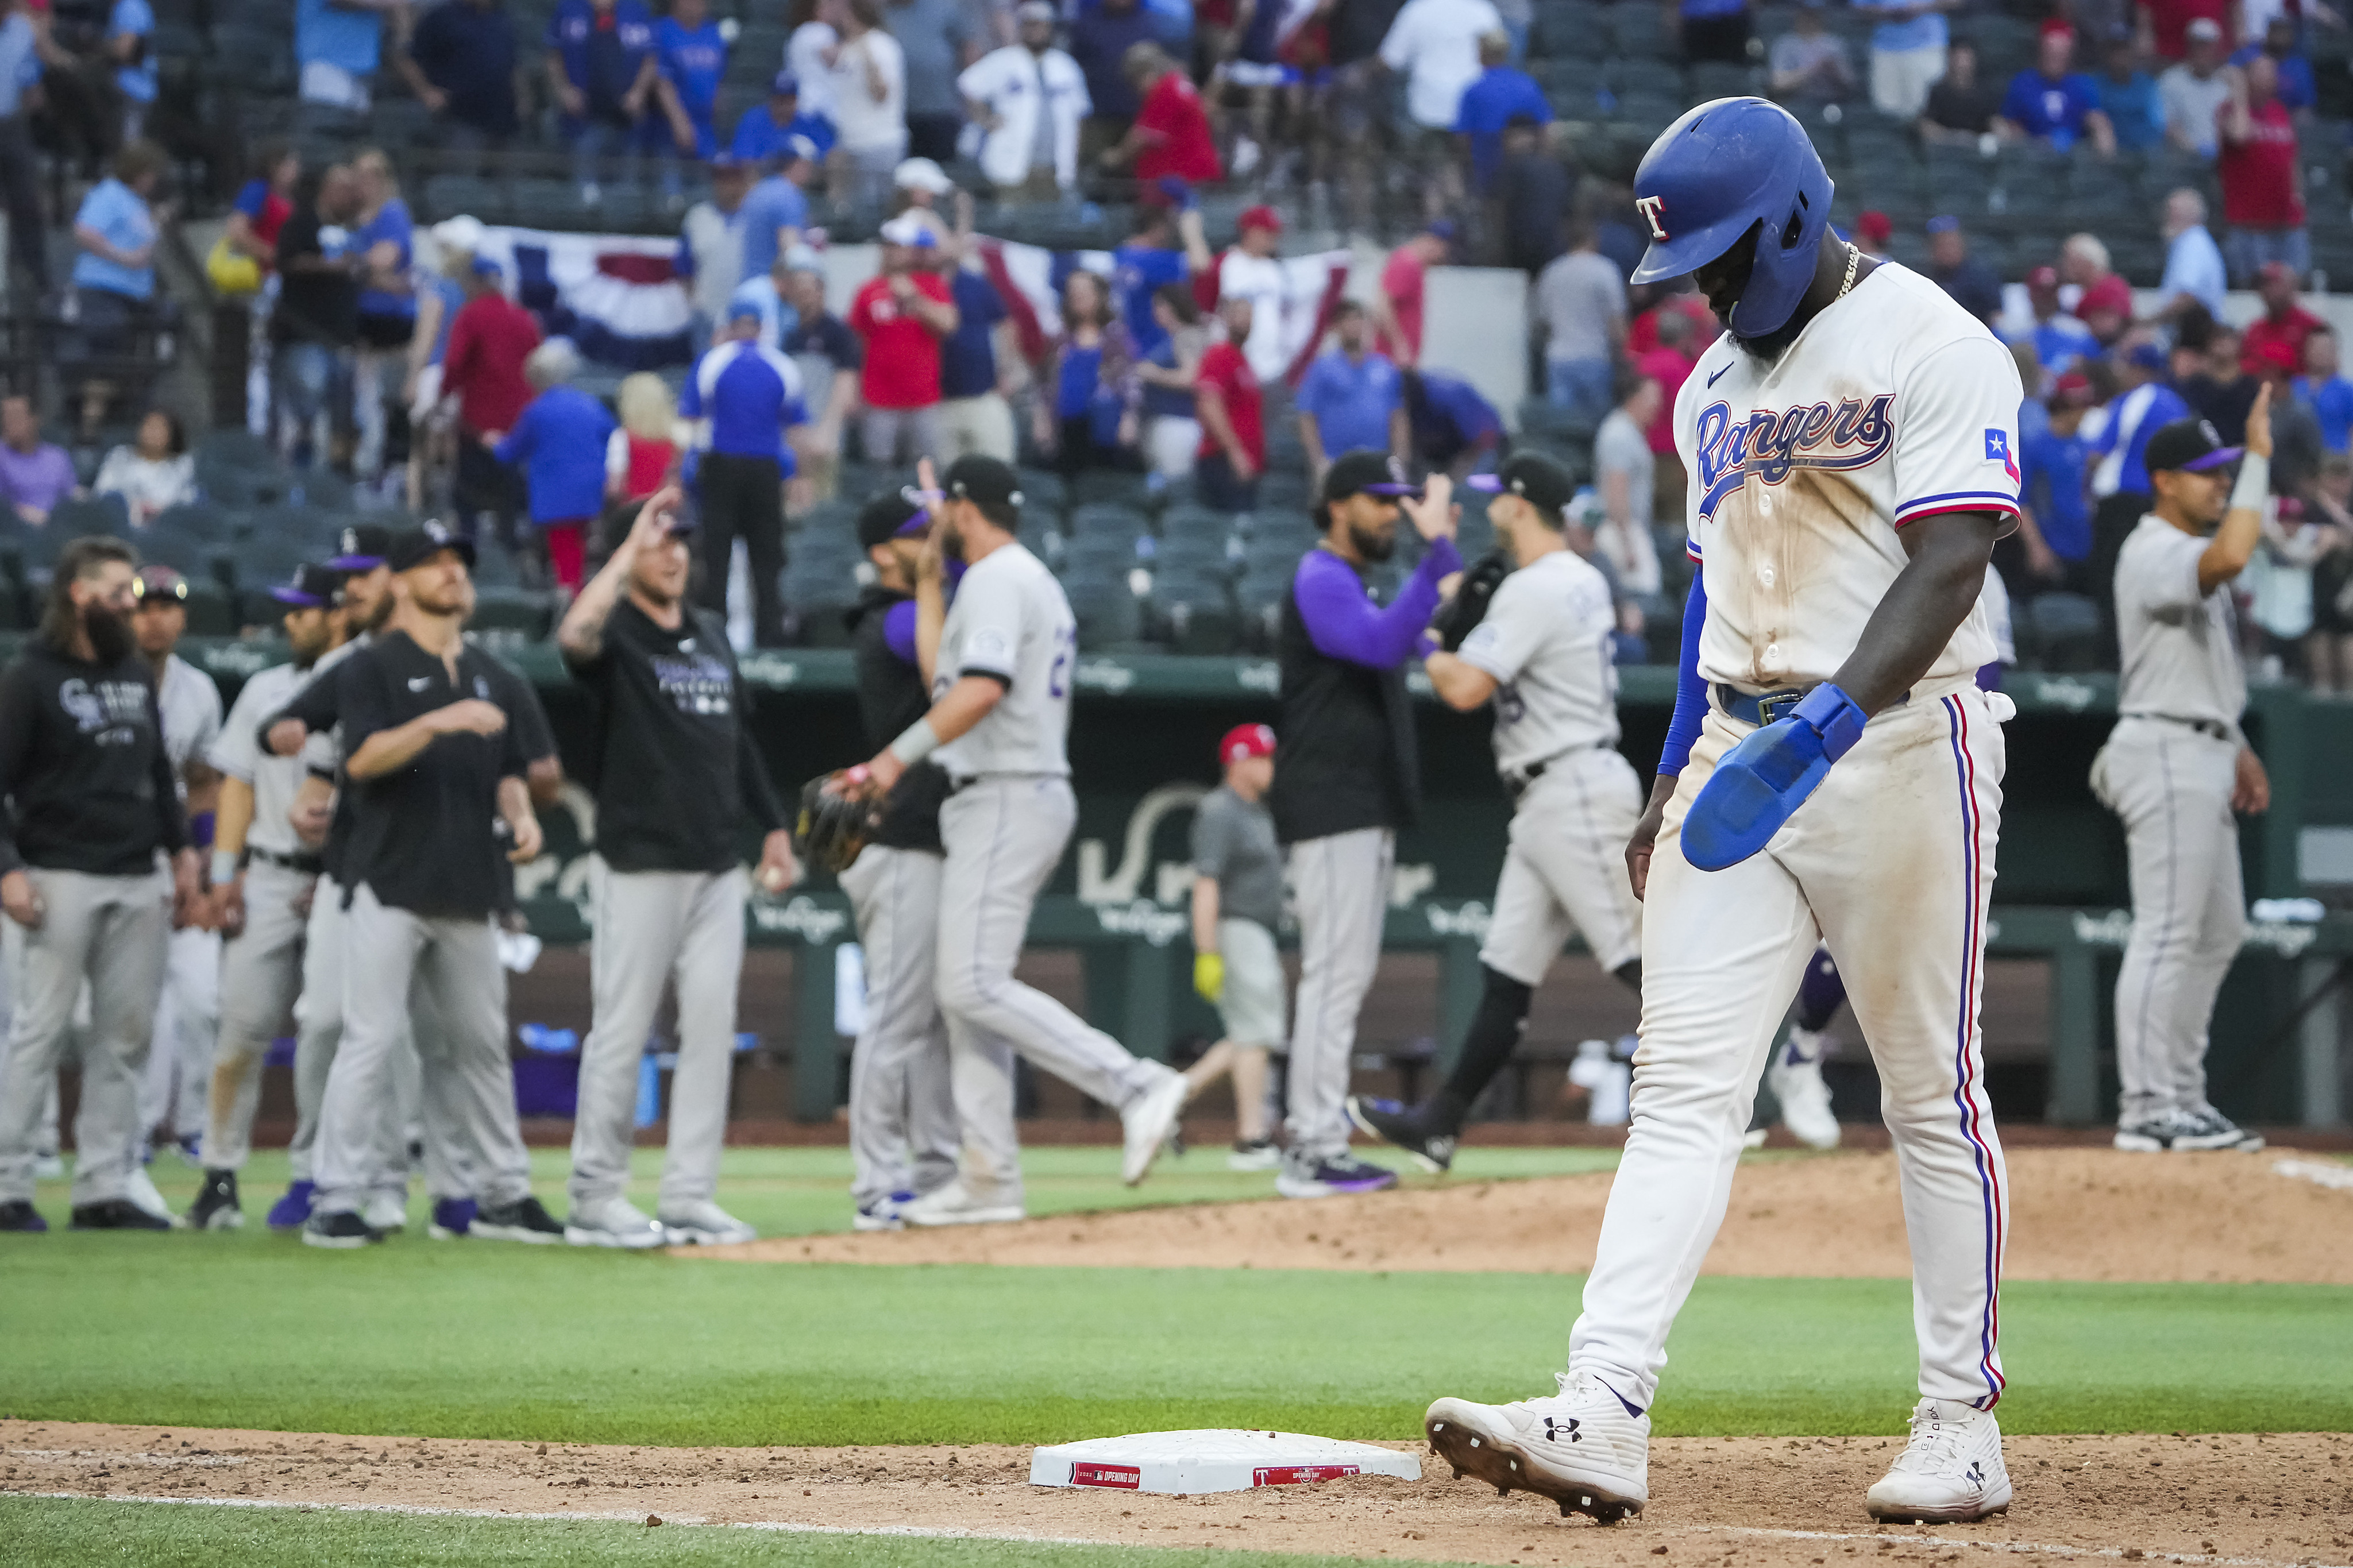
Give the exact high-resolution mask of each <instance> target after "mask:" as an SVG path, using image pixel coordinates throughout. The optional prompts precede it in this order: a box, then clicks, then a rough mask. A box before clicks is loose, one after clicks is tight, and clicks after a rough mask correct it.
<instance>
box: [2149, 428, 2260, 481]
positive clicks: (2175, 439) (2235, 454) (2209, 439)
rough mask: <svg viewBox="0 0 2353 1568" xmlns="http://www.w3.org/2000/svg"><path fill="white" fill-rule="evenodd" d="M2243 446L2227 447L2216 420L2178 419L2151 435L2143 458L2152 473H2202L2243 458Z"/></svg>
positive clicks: (2225, 466)
mask: <svg viewBox="0 0 2353 1568" xmlns="http://www.w3.org/2000/svg"><path fill="white" fill-rule="evenodd" d="M2245 450H2246V448H2245V447H2225V446H2224V445H2222V437H2221V435H2220V434H2219V433H2218V432H2217V431H2216V430H2215V428H2214V426H2213V425H2212V423H2211V421H2208V420H2204V419H2176V420H2175V421H2173V423H2171V424H2170V425H2163V426H2158V429H2157V432H2156V433H2155V434H2154V435H2152V436H2150V437H2149V438H2148V446H2147V449H2146V453H2145V455H2144V457H2143V458H2142V461H2143V462H2144V463H2145V464H2146V465H2147V468H2148V471H2149V472H2150V473H2152V474H2156V473H2164V472H2167V471H2168V470H2180V471H2183V472H2188V473H2192V474H2202V473H2204V472H2206V471H2207V470H2208V469H2209V468H2227V467H2229V466H2230V465H2231V464H2232V463H2235V462H2237V461H2238V460H2239V457H2240V454H2241V453H2242V452H2244V451H2245Z"/></svg>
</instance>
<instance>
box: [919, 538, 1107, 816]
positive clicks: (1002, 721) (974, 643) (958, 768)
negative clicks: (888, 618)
mask: <svg viewBox="0 0 2353 1568" xmlns="http://www.w3.org/2000/svg"><path fill="white" fill-rule="evenodd" d="M1078 647H1079V624H1078V621H1077V620H1076V619H1075V618H1074V617H1073V616H1071V602H1070V600H1068V599H1067V598H1065V597H1063V595H1062V585H1061V584H1060V583H1057V582H1055V581H1054V574H1052V573H1050V572H1049V571H1047V570H1046V566H1045V563H1043V562H1041V561H1039V559H1038V558H1037V557H1036V556H1035V555H1032V554H1030V553H1029V551H1027V550H1025V549H1023V548H1022V547H1021V546H1020V545H1018V544H1006V545H1000V546H999V547H998V548H997V549H996V550H994V551H992V552H989V553H988V554H987V556H985V557H983V558H982V560H981V561H980V563H978V564H977V565H976V566H974V567H973V568H972V570H970V571H968V572H966V573H965V574H964V581H963V582H962V583H961V584H957V586H956V594H955V603H954V604H953V605H949V606H948V615H947V623H946V625H945V626H943V627H942V628H941V631H940V657H939V664H938V667H937V669H936V673H935V674H934V678H933V680H932V700H934V702H936V701H938V700H940V698H942V697H943V696H944V695H946V693H947V690H948V689H949V688H950V687H952V686H954V685H955V683H956V682H957V681H958V680H959V679H963V678H964V677H965V676H967V675H993V676H996V677H997V678H998V679H1001V680H1003V681H1004V682H1005V683H1006V688H1005V696H1004V699H1003V700H1001V701H999V702H998V703H997V706H996V707H995V708H994V709H992V710H990V711H989V713H988V715H987V717H986V718H984V719H982V720H981V721H980V722H979V723H977V724H976V725H974V726H973V727H972V728H971V729H970V730H969V731H965V733H964V734H963V735H961V736H959V737H958V738H957V739H956V740H955V742H953V743H952V744H949V745H945V746H942V747H941V748H940V749H939V752H937V756H938V759H939V763H940V765H941V766H942V767H944V768H945V769H946V770H947V771H948V773H949V774H950V775H951V776H953V777H955V778H959V779H964V778H971V777H974V776H976V775H978V774H981V773H1059V774H1068V773H1070V771H1071V763H1070V755H1069V749H1068V745H1067V742H1068V739H1069V736H1070V731H1071V667H1072V666H1073V665H1074V664H1075V663H1076V662H1077V659H1078Z"/></svg>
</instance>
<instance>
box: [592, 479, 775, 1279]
mask: <svg viewBox="0 0 2353 1568" xmlns="http://www.w3.org/2000/svg"><path fill="white" fill-rule="evenodd" d="M684 500H685V497H684V496H683V495H682V494H681V492H679V491H678V490H675V489H665V490H662V491H659V493H657V494H656V495H654V496H653V497H652V498H651V499H650V500H648V501H647V502H646V503H645V505H644V506H642V507H640V508H639V509H638V514H637V516H636V517H635V518H634V519H633V520H632V521H631V523H630V527H629V531H628V535H627V537H625V538H624V539H623V540H622V541H621V543H620V547H619V548H618V549H617V550H615V551H614V552H613V556H612V559H611V560H609V561H607V563H605V566H604V569H603V570H602V571H600V572H598V573H597V574H596V576H595V577H594V578H593V579H591V580H590V582H589V583H588V584H587V585H586V587H584V588H582V589H581V591H580V597H579V598H578V599H576V600H575V601H574V602H573V605H572V608H571V610H570V611H569V612H568V613H567V614H566V615H565V617H564V625H563V626H562V627H561V628H560V629H559V630H558V631H557V633H556V642H557V645H558V646H559V647H561V648H562V649H563V652H564V662H565V667H566V668H569V669H570V670H571V671H572V675H573V679H575V680H578V681H579V682H581V683H582V684H583V685H584V686H586V687H588V688H589V689H591V690H593V691H595V692H596V697H597V703H596V710H597V721H598V722H597V734H596V745H595V747H594V748H593V751H592V755H594V756H595V758H596V764H597V766H596V807H597V810H596V856H597V858H598V860H599V861H600V862H601V863H602V867H603V874H602V876H601V877H600V878H599V879H598V880H597V882H596V936H595V939H594V941H593V942H592V943H591V946H590V949H589V972H590V977H591V983H592V984H593V985H594V988H595V992H596V1026H595V1027H594V1028H592V1029H590V1030H589V1032H588V1043H587V1045H586V1047H584V1048H583V1049H582V1051H581V1053H580V1105H579V1112H578V1114H577V1115H576V1116H575V1118H574V1120H573V1132H572V1184H571V1186H572V1208H571V1213H570V1214H569V1215H567V1216H566V1217H565V1226H564V1239H565V1240H566V1241H568V1242H570V1243H571V1244H572V1245H574V1246H575V1247H659V1246H662V1245H664V1244H665V1243H668V1242H673V1241H676V1242H707V1243H723V1242H736V1241H749V1240H751V1239H752V1238H753V1236H754V1232H753V1229H752V1227H751V1226H748V1225H745V1224H744V1222H743V1221H742V1220H740V1219H737V1218H736V1217H735V1216H734V1215H731V1214H729V1213H728V1212H727V1211H726V1210H725V1209H723V1208H721V1207H720V1206H719V1204H718V1201H717V1195H716V1194H717V1191H718V1185H719V1150H720V1146H721V1145H722V1144H723V1143H724V1142H726V1137H727V1091H728V1088H729V1082H730V1077H731V1072H732V1068H733V1058H734V1052H735V993H736V990H737V986H738V983H739V982H740V981H741V980H742V978H743V971H744V896H745V894H746V891H747V888H746V883H745V879H744V866H743V862H742V860H741V859H740V858H739V856H738V851H737V847H736V840H737V837H738V835H739V833H740V830H741V829H742V828H743V827H744V825H745V824H746V823H749V824H751V825H753V826H756V827H758V828H759V829H760V830H761V833H762V839H761V855H760V868H759V876H760V883H761V886H762V887H764V888H765V889H767V890H768V891H770V892H772V893H774V892H781V891H783V890H784V889H786V888H787V887H789V886H791V885H792V883H793V882H794V881H795V880H797V878H798V876H799V871H798V868H797V867H796V866H795V865H794V863H793V851H792V837H791V835H790V834H789V833H788V832H786V828H785V819H784V814H783V812H782V811H781V810H780V809H779V808H778V806H777V805H776V793H775V792H774V791H773V790H772V789H770V788H769V786H768V771H767V768H766V767H765V765H764V764H763V763H761V761H760V752H759V748H758V745H757V744H756V742H754V741H753V739H752V734H751V724H750V715H749V714H748V713H747V712H746V711H745V710H744V689H743V683H742V680H741V679H740V677H739V676H738V675H737V673H736V670H735V656H734V652H733V649H732V648H730V647H728V646H727V622H726V617H725V616H723V614H722V613H721V612H719V611H716V610H708V609H702V608H698V607H695V606H692V605H689V604H688V603H687V598H686V595H687V588H688V584H689V581H690V579H691V577H692V575H693V567H694V553H693V548H692V541H693V525H692V524H691V522H688V521H685V518H686V514H685V513H684V512H683V510H681V509H682V506H683V503H684ZM673 981H674V982H675V990H676V993H677V998H678V1067H677V1070H676V1071H675V1072H674V1073H672V1075H671V1077H670V1138H669V1148H668V1151H667V1152H666V1155H665V1158H664V1159H663V1161H662V1179H661V1195H660V1199H659V1204H658V1205H657V1211H656V1213H655V1214H654V1215H647V1214H646V1212H645V1211H644V1210H642V1209H640V1208H638V1206H637V1205H634V1204H632V1203H630V1202H629V1200H628V1194H627V1191H626V1189H627V1187H628V1180H629V1148H630V1144H631V1143H632V1142H633V1141H634V1140H633V1137H632V1134H633V1132H634V1131H635V1125H634V1112H635V1110H636V1108H637V1100H638V1064H639V1063H640V1062H641V1061H643V1060H644V1058H645V1051H646V1037H647V1036H648V1035H649V1034H650V1033H651V1032H652V1030H653V1026H654V1015H655V1014H656V1013H657V1012H658V1011H659V1008H660V1006H661V999H662V992H663V990H664V988H665V987H666V986H667V985H670V984H671V983H672V982H673Z"/></svg>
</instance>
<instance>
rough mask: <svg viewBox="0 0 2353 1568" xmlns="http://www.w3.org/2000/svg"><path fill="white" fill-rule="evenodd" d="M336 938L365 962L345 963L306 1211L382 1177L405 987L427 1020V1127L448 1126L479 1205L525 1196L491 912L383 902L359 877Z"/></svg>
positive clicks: (525, 1159)
mask: <svg viewBox="0 0 2353 1568" xmlns="http://www.w3.org/2000/svg"><path fill="white" fill-rule="evenodd" d="M343 936H344V940H345V942H347V943H348V944H349V951H350V952H351V954H352V955H353V957H354V958H356V957H357V956H358V955H360V954H365V955H366V962H364V963H356V962H355V963H348V964H346V965H345V967H344V973H343V1042H342V1044H341V1045H340V1046H339V1047H337V1049H336V1051H335V1061H334V1066H333V1068H331V1069H330V1070H329V1072H328V1074H327V1091H326V1095H325V1097H324V1099H323V1100H322V1104H321V1106H320V1112H319V1142H318V1145H317V1148H316V1151H315V1162H314V1170H315V1177H314V1179H315V1180H316V1181H317V1183H318V1184H319V1185H318V1193H317V1195H316V1201H315V1203H314V1205H313V1209H312V1212H314V1213H318V1214H339V1213H349V1212H353V1211H355V1210H357V1209H358V1208H359V1207H360V1206H361V1205H362V1204H363V1203H364V1201H365V1200H366V1198H367V1196H368V1194H369V1192H370V1190H371V1189H372V1188H373V1187H374V1186H375V1184H376V1183H377V1182H378V1180H379V1179H380V1175H381V1172H382V1164H381V1156H380V1149H381V1142H380V1140H381V1138H382V1134H383V1131H384V1120H385V1119H384V1106H385V1101H386V1100H387V1099H388V1098H389V1096H390V1093H391V1088H392V1063H393V1058H395V1056H396V1055H397V1054H398V1052H399V1049H400V1041H401V1034H402V1028H403V1024H404V1021H405V1019H406V1016H407V1015H408V1013H409V1010H410V995H411V993H412V988H413V990H414V993H415V994H416V996H417V1000H418V1002H419V1004H420V1005H423V1006H425V1007H427V1008H429V1009H430V1011H431V1016H432V1020H433V1025H434V1026H430V1027H423V1028H419V1029H418V1030H417V1035H416V1037H417V1050H418V1053H419V1055H420V1057H421V1058H423V1061H424V1066H425V1073H424V1104H425V1113H426V1124H427V1127H428V1128H430V1127H432V1126H433V1125H434V1124H435V1123H436V1122H437V1121H438V1122H440V1124H441V1125H443V1126H446V1127H447V1128H448V1130H449V1133H450V1139H451V1142H453V1144H455V1145H456V1148H455V1151H454V1152H456V1153H457V1154H458V1155H459V1157H460V1158H463V1159H465V1160H467V1161H469V1162H470V1164H471V1167H472V1169H473V1171H474V1173H475V1174H476V1177H477V1183H476V1189H475V1196H476V1197H477V1198H479V1199H480V1201H481V1203H482V1205H484V1206H485V1207H490V1206H492V1205H501V1204H510V1203H513V1202H515V1201H516V1200H517V1199H519V1198H523V1197H527V1196H529V1195H530V1194H531V1157H530V1154H529V1153H528V1152H526V1151H525V1150H524V1148H523V1143H522V1126H521V1124H520V1122H519V1121H517V1119H516V1116H515V1097H514V1072H513V1069H512V1068H510V1067H509V1066H508V1065H507V1045H506V1034H507V973H506V971H505V969H503V968H502V967H501V965H500V963H499V943H498V933H497V931H496V929H495V928H494V927H493V926H492V925H491V921H490V920H489V919H488V918H487V917H482V918H478V919H467V918H463V917H456V916H428V915H418V914H413V913H411V912H410V911H408V910H399V909H392V908H388V907H386V906H385V905H384V904H381V903H379V902H377V901H376V897H375V892H374V891H373V890H371V889H368V888H367V887H366V886H364V885H363V886H362V887H361V888H360V889H359V890H358V891H357V892H356V893H355V894H353V898H352V907H351V909H350V910H347V911H346V912H345V914H344V919H343ZM403 1185H404V1186H405V1185H406V1184H405V1183H404V1184H403Z"/></svg>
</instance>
